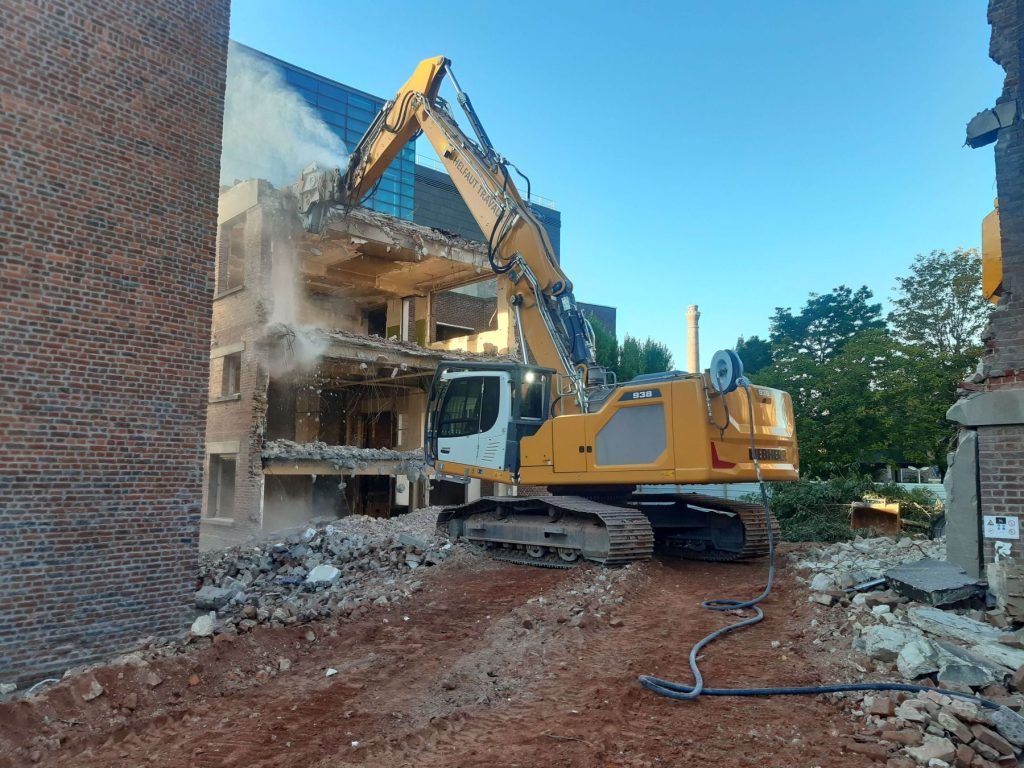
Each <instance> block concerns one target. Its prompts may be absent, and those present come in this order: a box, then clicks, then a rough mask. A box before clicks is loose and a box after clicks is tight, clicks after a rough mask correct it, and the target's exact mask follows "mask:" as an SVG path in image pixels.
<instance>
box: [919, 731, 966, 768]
mask: <svg viewBox="0 0 1024 768" xmlns="http://www.w3.org/2000/svg"><path fill="white" fill-rule="evenodd" d="M907 754H908V755H910V756H911V757H912V758H914V759H915V760H917V762H918V763H919V764H920V765H929V761H930V760H942V761H944V762H945V763H946V764H947V765H948V764H949V763H950V762H951V761H952V760H953V758H954V757H956V747H955V746H953V742H952V741H950V740H949V739H946V738H943V737H941V736H929V735H926V736H925V737H924V743H923V744H922V745H921V746H920V747H907Z"/></svg>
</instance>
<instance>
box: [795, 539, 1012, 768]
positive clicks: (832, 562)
mask: <svg viewBox="0 0 1024 768" xmlns="http://www.w3.org/2000/svg"><path fill="white" fill-rule="evenodd" d="M941 549H942V543H941V542H924V541H916V540H913V539H909V538H904V539H900V540H899V541H896V540H892V539H890V540H888V541H886V540H884V539H871V540H868V539H865V540H863V541H857V542H852V543H848V544H841V545H839V544H837V545H832V546H830V547H824V548H819V549H817V550H813V551H811V552H810V557H808V552H807V551H806V550H805V551H804V552H799V551H798V552H796V553H794V554H793V555H791V557H792V558H793V559H794V560H796V561H797V566H798V567H800V568H802V569H804V570H805V571H809V572H810V574H811V575H810V578H808V579H807V582H808V586H809V587H810V588H811V598H812V599H813V598H815V597H817V596H818V595H824V596H827V597H830V598H832V597H835V596H837V595H838V596H839V599H838V600H836V601H835V603H834V605H833V607H832V608H831V609H830V610H828V611H827V612H824V613H822V614H819V616H820V618H821V623H820V624H818V625H817V626H821V627H822V629H821V630H819V633H820V632H822V631H826V632H828V633H829V634H828V635H827V636H826V635H821V634H819V639H817V640H815V641H814V642H815V643H820V642H822V637H827V638H828V639H829V641H830V642H834V639H835V638H836V637H837V636H842V634H843V633H844V632H845V633H847V634H848V635H852V644H851V645H852V650H853V651H856V652H859V653H862V654H864V655H866V656H868V657H869V658H871V659H873V660H874V662H875V669H874V670H872V671H870V672H869V671H868V669H867V668H866V667H865V666H863V665H862V664H861V663H858V662H857V658H858V657H851V658H850V660H849V662H848V665H847V666H848V668H850V669H853V670H857V672H856V673H854V674H855V677H856V674H857V673H859V674H860V675H862V677H861V678H860V679H861V680H878V679H879V677H877V676H876V675H879V674H880V675H882V677H881V679H882V680H892V673H893V672H895V673H897V674H898V675H899V678H902V679H903V680H906V681H919V682H920V684H922V685H925V686H932V685H935V684H936V683H937V684H938V685H939V686H941V687H942V688H945V689H946V690H948V691H952V692H956V693H960V694H964V695H968V696H969V695H978V696H982V697H984V698H985V699H987V700H988V701H990V702H995V703H996V704H1000V705H1004V706H1002V708H1001V709H999V710H994V709H992V708H989V707H983V706H982V705H981V704H980V702H978V701H977V700H969V699H964V698H960V697H955V696H947V695H945V694H944V693H942V692H940V691H936V690H927V691H923V692H921V693H918V694H908V693H905V692H899V693H893V694H891V695H887V696H881V695H878V694H875V695H871V696H865V697H863V700H862V702H861V706H860V707H859V708H857V709H855V710H854V715H855V716H858V717H863V718H864V719H865V721H866V725H867V726H868V727H869V731H868V733H867V734H865V736H864V737H863V738H862V739H861V740H862V741H869V742H871V743H872V744H874V743H875V741H876V740H877V743H878V744H883V745H889V746H888V750H889V751H888V753H887V754H886V755H883V754H882V753H881V751H879V753H878V755H877V756H875V755H874V751H873V750H866V751H865V750H861V749H859V748H858V749H854V750H852V751H855V752H859V753H861V754H864V755H865V756H874V757H875V758H876V759H879V760H887V763H886V765H887V766H891V767H892V768H896V767H897V766H899V768H905V767H906V766H930V767H932V766H954V765H955V766H957V768H989V766H995V765H1016V764H1017V760H1018V759H1019V758H1020V757H1022V756H1024V752H1022V751H1021V749H1020V748H1021V747H1024V719H1022V717H1021V715H1020V714H1018V712H1017V711H1014V710H1021V709H1024V696H1021V695H1020V692H1021V691H1022V688H1021V687H1022V686H1024V629H1021V630H1017V631H1010V628H1004V624H1009V622H1010V616H1009V612H1004V611H997V612H996V613H997V614H998V615H995V616H993V615H992V613H993V612H992V611H988V612H985V611H983V610H978V609H964V608H963V607H962V606H963V602H962V601H963V600H964V599H965V598H964V597H962V596H961V597H959V598H958V599H956V600H954V599H952V597H954V595H953V594H952V593H948V594H938V592H941V589H939V588H938V586H937V584H938V582H937V581H928V579H929V578H931V577H932V576H934V575H935V574H936V573H940V574H945V575H950V574H949V573H947V571H948V569H946V568H945V567H943V566H942V565H941V564H940V567H938V568H937V569H936V567H935V564H934V563H930V562H928V561H927V559H926V558H928V557H936V556H941ZM915 554H916V556H915ZM844 558H846V560H844ZM858 558H860V559H858ZM893 558H906V559H907V560H908V561H909V560H913V561H914V562H915V563H917V562H918V561H920V564H919V565H917V566H916V567H910V568H906V567H904V568H895V569H894V568H893V566H894V564H889V565H886V564H885V563H886V562H887V561H888V560H891V559H893ZM879 567H884V568H885V570H886V571H887V572H890V573H891V572H892V570H895V576H896V578H890V579H887V584H888V585H889V586H890V587H892V588H890V589H885V590H879V591H876V592H858V593H856V594H849V593H848V592H847V593H846V594H844V593H842V592H836V591H834V590H835V588H836V586H838V587H840V588H844V585H848V584H849V583H850V582H853V581H854V580H856V579H859V578H860V576H862V575H863V574H864V572H865V571H866V572H869V573H870V572H873V571H874V570H876V569H877V568H879ZM957 570H958V571H959V569H957ZM821 574H825V575H826V577H827V579H826V578H818V576H819V575H821ZM921 574H924V576H925V577H927V578H925V580H924V583H921V581H920V579H919V576H920V575H921ZM957 578H958V579H959V580H960V581H961V582H963V581H965V580H966V581H970V580H969V579H965V577H964V575H963V574H959V573H958V574H957ZM939 581H941V580H939ZM826 583H830V584H833V585H835V586H831V587H829V589H827V590H825V591H820V592H819V591H815V588H816V587H821V586H824V585H825V584H826ZM910 583H913V584H914V585H915V586H914V587H913V588H907V587H906V586H904V585H906V584H910ZM968 586H969V589H970V592H971V594H970V595H968V597H970V596H973V595H974V594H976V593H977V585H976V584H972V585H965V584H962V583H961V585H960V587H956V589H960V588H964V589H967V588H968ZM943 588H945V587H943ZM949 588H950V589H953V588H954V587H952V586H949ZM896 590H900V592H901V593H898V592H897V591H896ZM921 601H929V602H931V601H934V602H937V603H939V604H940V605H953V604H956V605H958V606H960V608H959V610H953V609H947V610H941V609H939V608H937V607H935V606H933V605H922V604H921ZM879 608H881V609H882V610H878V609H879ZM832 617H838V618H837V620H833V618H832ZM812 626H814V625H813V624H812ZM837 650H838V649H837ZM861 661H863V659H861ZM1014 691H1016V692H1017V693H1014ZM857 698H858V697H856V696H855V697H853V699H854V700H856V699H857ZM1021 764H1024V762H1022V763H1021Z"/></svg>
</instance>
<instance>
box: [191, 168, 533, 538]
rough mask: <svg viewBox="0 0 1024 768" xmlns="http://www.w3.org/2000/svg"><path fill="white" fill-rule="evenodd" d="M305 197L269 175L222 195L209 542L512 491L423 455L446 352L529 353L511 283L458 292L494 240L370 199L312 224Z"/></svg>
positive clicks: (206, 503) (205, 527) (479, 275)
mask: <svg viewBox="0 0 1024 768" xmlns="http://www.w3.org/2000/svg"><path fill="white" fill-rule="evenodd" d="M291 204H292V203H291V196H290V194H289V193H288V192H282V191H279V190H277V189H275V188H274V187H273V186H272V185H270V184H269V183H268V182H265V181H259V180H250V181H245V182H242V183H240V184H237V185H235V186H234V187H231V188H230V189H227V190H225V191H224V192H223V193H222V195H221V197H220V206H219V213H218V224H219V230H218V231H219V235H218V243H217V254H218V256H217V274H216V293H215V297H214V302H213V327H212V339H211V349H210V396H209V410H208V416H207V442H206V483H205V493H204V500H203V516H202V544H203V546H204V547H216V546H222V545H225V544H229V543H234V542H238V541H241V540H245V539H247V538H250V537H252V536H253V535H254V534H258V533H260V532H262V531H267V532H269V531H275V530H280V529H284V528H290V527H294V526H298V525H301V524H303V523H305V522H306V521H308V520H310V519H311V518H314V517H338V516H343V515H345V514H349V513H361V514H370V515H377V516H387V515H390V514H391V513H392V512H393V511H404V510H406V509H412V508H416V507H418V506H422V505H424V504H425V503H427V500H428V497H430V498H431V499H432V500H433V501H435V502H452V501H461V500H463V499H464V498H467V496H468V498H470V499H471V498H474V497H475V496H476V495H478V494H480V493H481V492H484V493H494V492H498V493H500V492H501V489H494V488H490V487H488V488H481V487H480V481H471V482H470V484H469V485H466V486H463V485H456V484H451V483H443V482H437V481H434V482H433V484H432V483H431V481H430V480H429V478H428V475H427V472H426V469H425V467H424V465H423V460H422V446H423V421H424V406H425V402H426V395H427V389H428V388H429V384H430V380H431V378H432V376H433V372H434V369H435V368H436V367H437V363H438V361H440V360H441V359H444V358H452V357H472V356H477V355H488V356H496V355H497V356H507V355H510V354H515V349H514V343H515V341H514V334H513V332H512V327H511V322H510V317H509V313H508V311H507V309H506V303H505V302H504V301H502V300H501V297H500V296H497V297H490V298H488V297H486V296H484V297H481V296H475V295H472V294H471V293H457V292H453V291H452V289H455V288H460V287H462V286H466V285H470V284H474V283H478V282H480V281H481V280H485V279H487V278H490V277H491V273H490V270H489V268H488V266H487V256H486V248H485V246H484V245H483V244H482V243H479V242H474V241H472V240H469V239H466V238H464V237H461V236H458V235H453V234H450V233H446V232H443V231H441V230H438V229H433V228H430V227H426V226H422V225H418V224H415V223H412V222H409V221H404V220H401V219H398V218H395V217H392V216H388V215H385V214H382V213H379V212H375V211H371V210H368V209H365V208H358V209H352V210H340V209H339V210H337V211H335V212H334V214H333V215H332V218H331V221H330V224H329V225H328V227H327V229H326V231H325V232H324V233H323V234H322V235H310V234H307V233H305V232H304V231H303V230H302V229H301V227H299V226H298V222H297V219H296V218H295V216H294V214H293V213H292V209H291V207H290V205H291ZM431 485H433V488H431Z"/></svg>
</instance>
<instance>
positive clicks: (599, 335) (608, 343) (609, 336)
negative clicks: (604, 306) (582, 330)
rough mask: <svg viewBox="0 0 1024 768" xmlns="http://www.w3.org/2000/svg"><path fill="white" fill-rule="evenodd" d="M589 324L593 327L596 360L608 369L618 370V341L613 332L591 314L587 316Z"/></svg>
mask: <svg viewBox="0 0 1024 768" xmlns="http://www.w3.org/2000/svg"><path fill="white" fill-rule="evenodd" d="M588 319H589V320H590V325H591V326H592V327H593V329H594V342H595V347H596V351H597V362H598V364H599V365H603V366H604V367H605V368H607V369H608V370H610V371H616V372H618V369H619V342H618V339H616V338H615V334H613V333H612V332H611V331H609V330H608V329H607V328H605V327H604V325H603V324H602V323H601V321H600V320H598V319H597V318H596V317H594V316H593V315H590V316H589V317H588Z"/></svg>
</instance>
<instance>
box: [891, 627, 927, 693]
mask: <svg viewBox="0 0 1024 768" xmlns="http://www.w3.org/2000/svg"><path fill="white" fill-rule="evenodd" d="M887 629H891V627H887ZM896 668H897V669H898V670H899V671H900V674H901V675H903V678H904V679H905V680H917V679H918V678H920V677H924V676H925V675H931V674H933V673H935V672H938V671H939V652H938V649H936V647H935V646H934V645H932V644H931V642H929V641H928V640H926V639H924V638H923V637H921V638H916V639H914V640H911V641H910V642H909V643H907V644H906V645H904V646H903V647H902V648H901V649H900V652H899V655H898V656H897V657H896Z"/></svg>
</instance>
